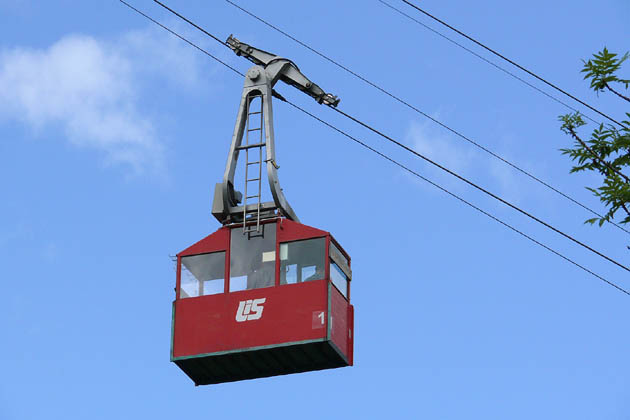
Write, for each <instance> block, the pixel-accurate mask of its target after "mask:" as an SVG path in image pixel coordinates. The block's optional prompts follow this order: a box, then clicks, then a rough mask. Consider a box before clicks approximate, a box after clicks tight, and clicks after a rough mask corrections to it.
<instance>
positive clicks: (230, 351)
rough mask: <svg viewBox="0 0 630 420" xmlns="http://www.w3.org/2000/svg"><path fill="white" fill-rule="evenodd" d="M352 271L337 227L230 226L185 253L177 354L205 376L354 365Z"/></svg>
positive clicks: (234, 377) (284, 222)
mask: <svg viewBox="0 0 630 420" xmlns="http://www.w3.org/2000/svg"><path fill="white" fill-rule="evenodd" d="M351 277H352V275H351V270H350V257H349V256H348V254H346V252H345V251H344V250H343V248H342V247H341V246H340V245H339V244H338V243H337V241H335V239H334V238H333V237H332V236H331V235H330V233H328V232H324V231H322V230H319V229H315V228H312V227H309V226H305V225H303V224H300V223H297V222H293V221H291V220H288V219H284V218H276V219H271V220H265V221H262V222H261V224H260V231H259V232H256V231H253V232H249V233H247V232H244V227H243V225H242V224H240V225H238V224H237V225H233V226H225V227H222V228H221V229H219V230H218V231H216V232H215V233H213V234H211V235H210V236H208V237H206V238H205V239H202V240H201V241H199V242H197V243H196V244H194V245H192V246H191V247H189V248H187V249H186V250H184V251H182V252H180V253H179V254H178V255H177V289H176V290H177V297H176V300H175V302H174V304H173V330H172V343H171V361H173V362H175V363H176V364H177V365H178V366H179V367H180V368H181V369H182V370H183V371H184V372H185V373H186V374H187V375H188V376H189V377H190V378H191V379H192V380H193V381H194V382H195V384H196V385H204V384H214V383H219V382H230V381H238V380H242V379H252V378H260V377H267V376H274V375H283V374H288V373H296V372H304V371H311V370H319V369H328V368H336V367H342V366H349V365H352V358H353V335H354V332H353V321H354V309H353V307H352V305H351V304H350V280H351Z"/></svg>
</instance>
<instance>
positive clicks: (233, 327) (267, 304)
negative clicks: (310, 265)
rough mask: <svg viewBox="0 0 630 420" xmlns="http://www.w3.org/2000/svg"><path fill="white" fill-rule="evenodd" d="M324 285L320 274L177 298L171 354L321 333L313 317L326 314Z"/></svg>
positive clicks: (242, 346) (266, 343) (293, 339)
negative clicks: (304, 279) (313, 278)
mask: <svg viewBox="0 0 630 420" xmlns="http://www.w3.org/2000/svg"><path fill="white" fill-rule="evenodd" d="M326 289H327V281H325V280H320V281H310V282H305V283H299V284H289V285H283V286H277V287H268V288H264V289H255V290H244V291H240V292H233V293H223V294H218V295H210V296H200V297H196V298H189V299H181V300H178V301H176V302H175V332H174V337H173V357H174V358H178V357H184V356H192V355H199V354H206V353H215V352H222V351H230V350H241V349H246V348H251V347H260V346H269V345H274V344H280V343H289V342H298V341H303V340H311V339H317V338H324V337H325V336H326V328H321V327H320V326H319V325H317V324H316V323H314V317H318V314H319V313H320V312H324V316H323V318H324V319H326V318H327V317H326V311H327V309H328V308H327V290H326ZM256 299H264V301H258V302H257V301H255V300H256ZM341 299H343V297H342V298H341ZM248 301H251V302H249V305H248ZM344 301H345V300H344ZM258 312H260V317H259V318H258V319H256V318H257V317H258ZM237 315H238V316H237ZM237 318H239V319H237Z"/></svg>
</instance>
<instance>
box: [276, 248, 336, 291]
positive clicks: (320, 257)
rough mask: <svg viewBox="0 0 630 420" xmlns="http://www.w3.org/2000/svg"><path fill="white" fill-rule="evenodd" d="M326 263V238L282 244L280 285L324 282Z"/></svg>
mask: <svg viewBox="0 0 630 420" xmlns="http://www.w3.org/2000/svg"><path fill="white" fill-rule="evenodd" d="M325 263H326V238H316V239H307V240H304V241H295V242H287V243H284V244H280V284H294V283H302V282H305V281H311V280H322V279H324V278H325V277H326V273H325Z"/></svg>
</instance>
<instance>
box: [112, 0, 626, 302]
mask: <svg viewBox="0 0 630 420" xmlns="http://www.w3.org/2000/svg"><path fill="white" fill-rule="evenodd" d="M119 1H120V2H121V3H123V4H124V5H126V6H128V7H129V8H131V9H132V10H134V11H136V12H137V13H139V14H141V15H142V16H144V17H145V18H147V19H149V20H151V21H152V22H154V23H155V24H157V25H159V26H160V27H162V28H164V29H166V30H168V31H169V32H170V33H172V34H176V33H175V32H174V31H172V30H171V29H168V28H167V27H166V26H164V25H162V24H161V23H159V22H157V21H156V20H154V19H152V18H151V17H149V16H148V15H146V14H145V13H143V12H141V11H139V10H138V9H136V8H135V7H133V6H131V5H130V4H129V3H127V2H125V1H124V0H119ZM176 36H177V37H178V38H180V39H182V40H183V41H185V42H186V43H188V44H191V45H193V46H194V47H195V48H197V49H198V50H200V51H202V52H203V53H205V54H206V55H208V56H209V57H211V58H213V59H214V60H216V61H217V62H219V63H221V64H223V65H224V66H226V67H228V68H230V69H231V70H233V71H235V72H236V73H238V74H239V75H242V73H241V72H239V71H238V70H236V69H234V68H233V67H231V66H229V65H228V64H226V63H225V62H223V61H221V60H220V59H218V58H217V57H215V56H214V55H212V54H210V53H208V52H207V51H205V50H204V49H202V48H201V47H199V46H197V45H195V44H194V43H192V42H191V41H189V40H188V39H186V38H184V37H182V36H181V35H179V34H176ZM284 102H286V103H288V104H289V105H291V106H293V107H294V108H296V109H298V110H300V111H302V112H304V113H305V114H307V115H309V116H310V117H311V118H314V119H315V120H317V121H319V122H320V123H322V124H324V125H326V126H328V127H329V128H332V129H334V130H335V131H337V132H339V133H341V134H343V135H344V136H346V137H348V138H350V139H351V140H353V141H355V142H357V143H359V144H360V145H361V146H363V147H366V148H367V149H369V150H371V151H372V152H374V153H377V154H378V155H379V156H381V157H383V158H385V159H387V160H388V161H390V162H392V163H394V164H396V165H397V166H399V167H401V168H403V169H405V170H406V171H408V172H410V173H412V174H414V175H415V176H417V177H419V178H421V179H423V180H424V181H426V182H428V183H430V184H431V185H433V186H435V187H437V188H439V189H440V190H442V191H444V192H446V193H447V194H449V195H451V196H453V197H455V198H457V199H458V200H460V201H461V202H463V203H465V204H467V205H468V206H470V207H472V208H474V209H475V210H477V211H479V212H481V213H483V214H484V215H486V216H488V217H490V218H492V219H493V220H495V221H496V222H498V223H500V224H502V225H503V226H505V227H507V228H509V229H511V230H512V231H514V232H516V233H518V234H520V235H521V236H523V237H525V238H527V239H529V240H530V241H532V242H534V243H535V244H537V245H539V246H541V247H543V248H544V249H546V250H547V251H549V252H552V253H553V254H555V255H557V256H559V257H560V258H562V259H564V260H565V261H567V262H569V263H571V264H573V265H575V266H576V267H578V268H580V269H581V270H583V271H585V272H587V273H589V274H591V275H592V276H594V277H596V278H597V279H599V280H601V281H603V282H605V283H606V284H608V285H610V286H612V287H614V288H615V289H617V290H619V291H621V292H622V293H625V294H626V295H628V296H630V291H628V290H626V289H624V288H622V287H621V286H619V285H617V284H615V283H613V282H612V281H610V280H607V279H606V278H604V277H602V276H600V275H599V274H597V273H595V272H593V271H591V270H590V269H588V268H586V267H584V266H583V265H581V264H579V263H577V262H575V261H574V260H572V259H570V258H568V257H566V256H565V255H563V254H561V253H560V252H558V251H556V250H554V249H552V248H550V247H548V246H547V245H545V244H543V243H541V242H539V241H537V240H536V239H534V238H532V237H531V236H528V235H527V234H525V233H523V232H521V231H520V230H518V229H516V228H514V227H513V226H511V225H509V224H508V223H506V222H504V221H502V220H501V219H499V218H497V217H495V216H493V215H492V214H490V213H488V212H486V211H484V210H482V209H480V208H479V207H477V206H475V205H474V204H472V203H470V202H468V201H466V200H464V199H463V198H461V197H459V196H457V195H456V194H454V193H452V192H450V191H448V190H447V189H446V188H443V187H441V186H440V185H438V184H437V183H435V182H433V181H430V180H429V179H428V178H425V177H423V176H422V175H420V174H418V173H416V172H415V171H413V170H411V169H409V168H408V167H406V166H404V165H402V164H401V163H399V162H397V161H396V160H394V159H392V158H390V157H389V156H387V155H385V154H384V153H381V152H379V151H377V150H376V149H374V148H372V147H370V146H368V145H367V144H365V143H363V142H361V141H360V140H358V139H356V138H354V137H353V136H351V135H349V134H347V133H346V132H344V131H342V130H341V129H339V128H337V127H335V126H333V125H332V124H330V123H328V122H326V121H324V120H322V119H320V118H318V117H316V116H315V115H313V114H311V113H310V112H308V111H306V110H304V109H302V108H300V107H299V106H297V105H295V104H293V103H292V102H290V101H288V100H286V99H285V100H284ZM333 109H334V108H333Z"/></svg>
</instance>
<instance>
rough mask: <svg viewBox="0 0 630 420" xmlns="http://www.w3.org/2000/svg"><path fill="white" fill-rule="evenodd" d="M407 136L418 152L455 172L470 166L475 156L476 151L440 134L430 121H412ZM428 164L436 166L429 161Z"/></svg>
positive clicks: (428, 165)
mask: <svg viewBox="0 0 630 420" xmlns="http://www.w3.org/2000/svg"><path fill="white" fill-rule="evenodd" d="M406 137H407V139H408V141H409V142H410V143H411V146H412V148H413V149H414V150H415V151H416V152H418V153H420V154H422V155H424V156H426V157H428V158H430V159H431V160H434V161H435V162H437V163H439V164H441V165H443V166H445V167H446V168H448V169H451V170H452V171H454V172H458V173H459V172H462V171H463V170H465V169H466V168H468V167H469V166H470V163H471V162H472V160H473V159H474V157H475V153H474V152H473V151H471V150H470V149H469V148H466V147H464V146H463V145H462V144H461V141H458V140H453V139H452V138H451V137H449V136H444V135H442V134H440V133H439V132H438V130H437V129H434V128H433V127H431V126H429V123H422V124H421V123H418V122H416V121H412V122H411V125H410V127H409V130H408V131H407V136H406ZM458 143H459V144H458ZM426 165H427V167H431V168H434V166H432V165H430V164H429V163H427V164H426ZM446 176H448V177H450V178H452V177H451V176H450V175H446Z"/></svg>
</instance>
